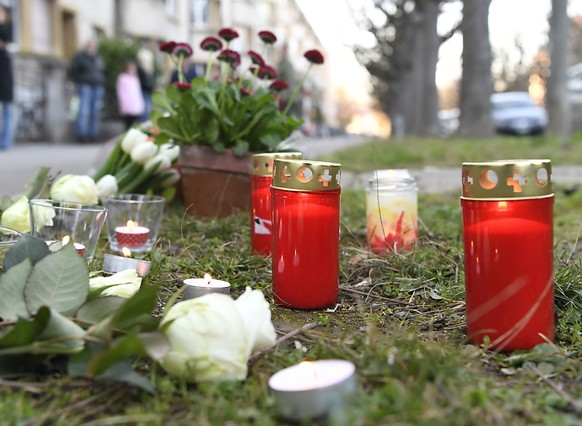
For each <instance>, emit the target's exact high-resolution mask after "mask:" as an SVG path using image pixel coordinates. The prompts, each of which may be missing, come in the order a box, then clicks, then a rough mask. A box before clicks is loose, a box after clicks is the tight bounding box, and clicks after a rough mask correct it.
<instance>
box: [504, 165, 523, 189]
mask: <svg viewBox="0 0 582 426" xmlns="http://www.w3.org/2000/svg"><path fill="white" fill-rule="evenodd" d="M526 183H527V178H526V177H525V176H523V175H522V174H521V173H520V172H519V170H515V171H514V172H513V176H512V177H508V178H507V186H513V192H521V191H522V190H523V188H522V187H523V185H525V184H526Z"/></svg>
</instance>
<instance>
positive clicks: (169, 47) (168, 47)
mask: <svg viewBox="0 0 582 426" xmlns="http://www.w3.org/2000/svg"><path fill="white" fill-rule="evenodd" d="M176 44H177V43H176V42H175V41H164V42H162V43H160V52H166V53H172V52H173V51H174V48H175V47H176Z"/></svg>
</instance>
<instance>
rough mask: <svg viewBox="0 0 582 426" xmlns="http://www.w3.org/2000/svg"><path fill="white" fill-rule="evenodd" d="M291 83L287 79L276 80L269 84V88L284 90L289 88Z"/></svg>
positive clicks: (278, 90) (275, 90) (277, 90)
mask: <svg viewBox="0 0 582 426" xmlns="http://www.w3.org/2000/svg"><path fill="white" fill-rule="evenodd" d="M288 88H289V84H287V82H286V81H285V80H275V81H273V82H272V83H271V85H270V86H269V89H270V90H272V91H274V92H280V91H282V90H285V89H288Z"/></svg>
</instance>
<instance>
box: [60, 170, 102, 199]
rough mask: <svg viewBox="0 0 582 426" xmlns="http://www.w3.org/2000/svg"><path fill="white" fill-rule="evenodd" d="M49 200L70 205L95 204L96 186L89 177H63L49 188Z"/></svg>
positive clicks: (96, 197)
mask: <svg viewBox="0 0 582 426" xmlns="http://www.w3.org/2000/svg"><path fill="white" fill-rule="evenodd" d="M51 198H52V199H53V200H59V201H69V202H72V203H83V204H97V202H98V201H99V195H98V193H97V185H96V184H95V181H94V180H93V179H92V178H91V177H89V176H79V175H64V176H61V177H60V178H59V179H57V181H56V182H55V183H54V184H53V185H52V187H51Z"/></svg>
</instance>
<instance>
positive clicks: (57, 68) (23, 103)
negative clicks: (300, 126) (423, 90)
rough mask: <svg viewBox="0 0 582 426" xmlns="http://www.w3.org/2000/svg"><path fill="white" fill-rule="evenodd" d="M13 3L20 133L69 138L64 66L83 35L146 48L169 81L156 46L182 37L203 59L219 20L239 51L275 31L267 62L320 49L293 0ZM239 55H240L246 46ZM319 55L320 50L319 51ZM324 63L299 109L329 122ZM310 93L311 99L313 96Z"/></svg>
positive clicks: (303, 64)
mask: <svg viewBox="0 0 582 426" xmlns="http://www.w3.org/2000/svg"><path fill="white" fill-rule="evenodd" d="M0 2H2V3H4V4H6V5H7V6H8V7H9V8H10V9H11V18H12V21H13V27H14V32H15V34H14V35H15V37H14V39H15V40H14V44H13V46H12V51H13V55H14V61H13V63H14V75H15V107H16V108H15V109H16V114H15V120H16V135H17V138H18V139H23V140H50V141H53V142H67V141H68V138H69V137H70V135H69V131H68V130H69V127H70V122H71V120H72V119H74V117H73V115H74V110H71V108H70V106H71V99H73V94H74V85H73V84H72V82H70V81H69V79H68V77H67V67H68V64H69V61H70V59H71V58H72V57H73V55H74V54H75V52H76V51H77V50H78V49H79V48H80V47H81V46H82V45H83V44H85V43H86V42H87V41H88V40H89V39H97V40H98V39H100V38H103V37H122V38H131V39H133V40H136V41H138V42H139V43H140V44H141V46H143V47H144V48H145V49H148V50H150V51H151V57H152V58H154V60H156V61H157V62H158V65H159V66H160V67H161V69H162V70H163V72H162V74H161V76H160V79H159V80H160V81H159V83H160V85H164V84H166V83H167V78H168V75H169V73H170V71H171V66H172V64H171V63H170V62H169V61H168V59H167V58H165V57H164V56H163V55H161V54H160V53H159V52H158V45H159V43H160V42H161V41H164V40H175V41H188V42H190V43H191V44H192V46H193V47H194V49H195V53H194V61H195V63H196V64H198V65H199V66H200V67H201V68H203V67H204V64H205V63H206V61H207V57H206V56H205V53H206V52H204V51H202V50H201V49H199V48H198V46H199V45H200V41H201V40H202V39H203V38H204V37H206V36H208V35H214V34H216V33H217V32H218V30H219V29H220V28H223V27H232V28H235V29H236V30H237V31H238V32H239V34H240V37H239V38H238V39H236V40H234V41H233V43H232V45H231V47H232V48H233V49H235V50H238V51H239V52H241V53H246V52H247V51H248V50H256V51H258V52H261V41H260V39H259V38H258V36H257V33H258V31H260V30H264V29H268V30H271V31H273V32H274V33H275V34H276V35H277V37H278V40H279V41H278V42H277V43H276V44H275V46H274V47H275V49H274V52H272V56H273V57H271V58H268V61H269V63H271V64H272V65H274V66H276V65H277V63H278V62H279V61H280V60H281V59H282V57H283V56H284V54H287V56H288V59H289V61H290V62H291V63H292V68H293V69H294V72H295V73H296V74H297V75H301V74H303V72H304V71H305V70H306V68H307V65H308V62H307V61H306V60H305V59H304V58H303V53H304V52H305V51H306V50H309V49H313V48H316V49H319V50H322V51H324V49H323V46H322V45H321V43H320V42H319V39H318V38H317V36H316V34H315V32H314V30H313V28H312V27H311V26H310V25H309V23H308V21H307V20H306V18H305V16H304V15H303V13H302V12H301V10H300V8H299V7H298V5H297V4H296V3H295V0H92V1H87V0H0ZM242 56H245V55H244V54H243V55H242ZM324 56H325V51H324ZM328 72H329V70H328V69H327V68H326V66H325V64H324V66H322V67H314V69H313V70H312V72H311V74H310V78H309V79H308V81H307V82H306V84H305V85H304V90H303V96H301V100H302V102H301V103H302V107H303V108H302V109H301V111H302V112H301V115H302V118H304V119H305V120H306V123H307V125H308V126H309V125H310V122H311V120H312V119H315V120H325V121H327V122H332V123H333V122H334V121H335V119H334V114H335V111H334V102H333V92H332V90H331V88H329V87H325V86H324V85H323V82H325V81H326V73H328ZM314 99H315V100H314Z"/></svg>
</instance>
